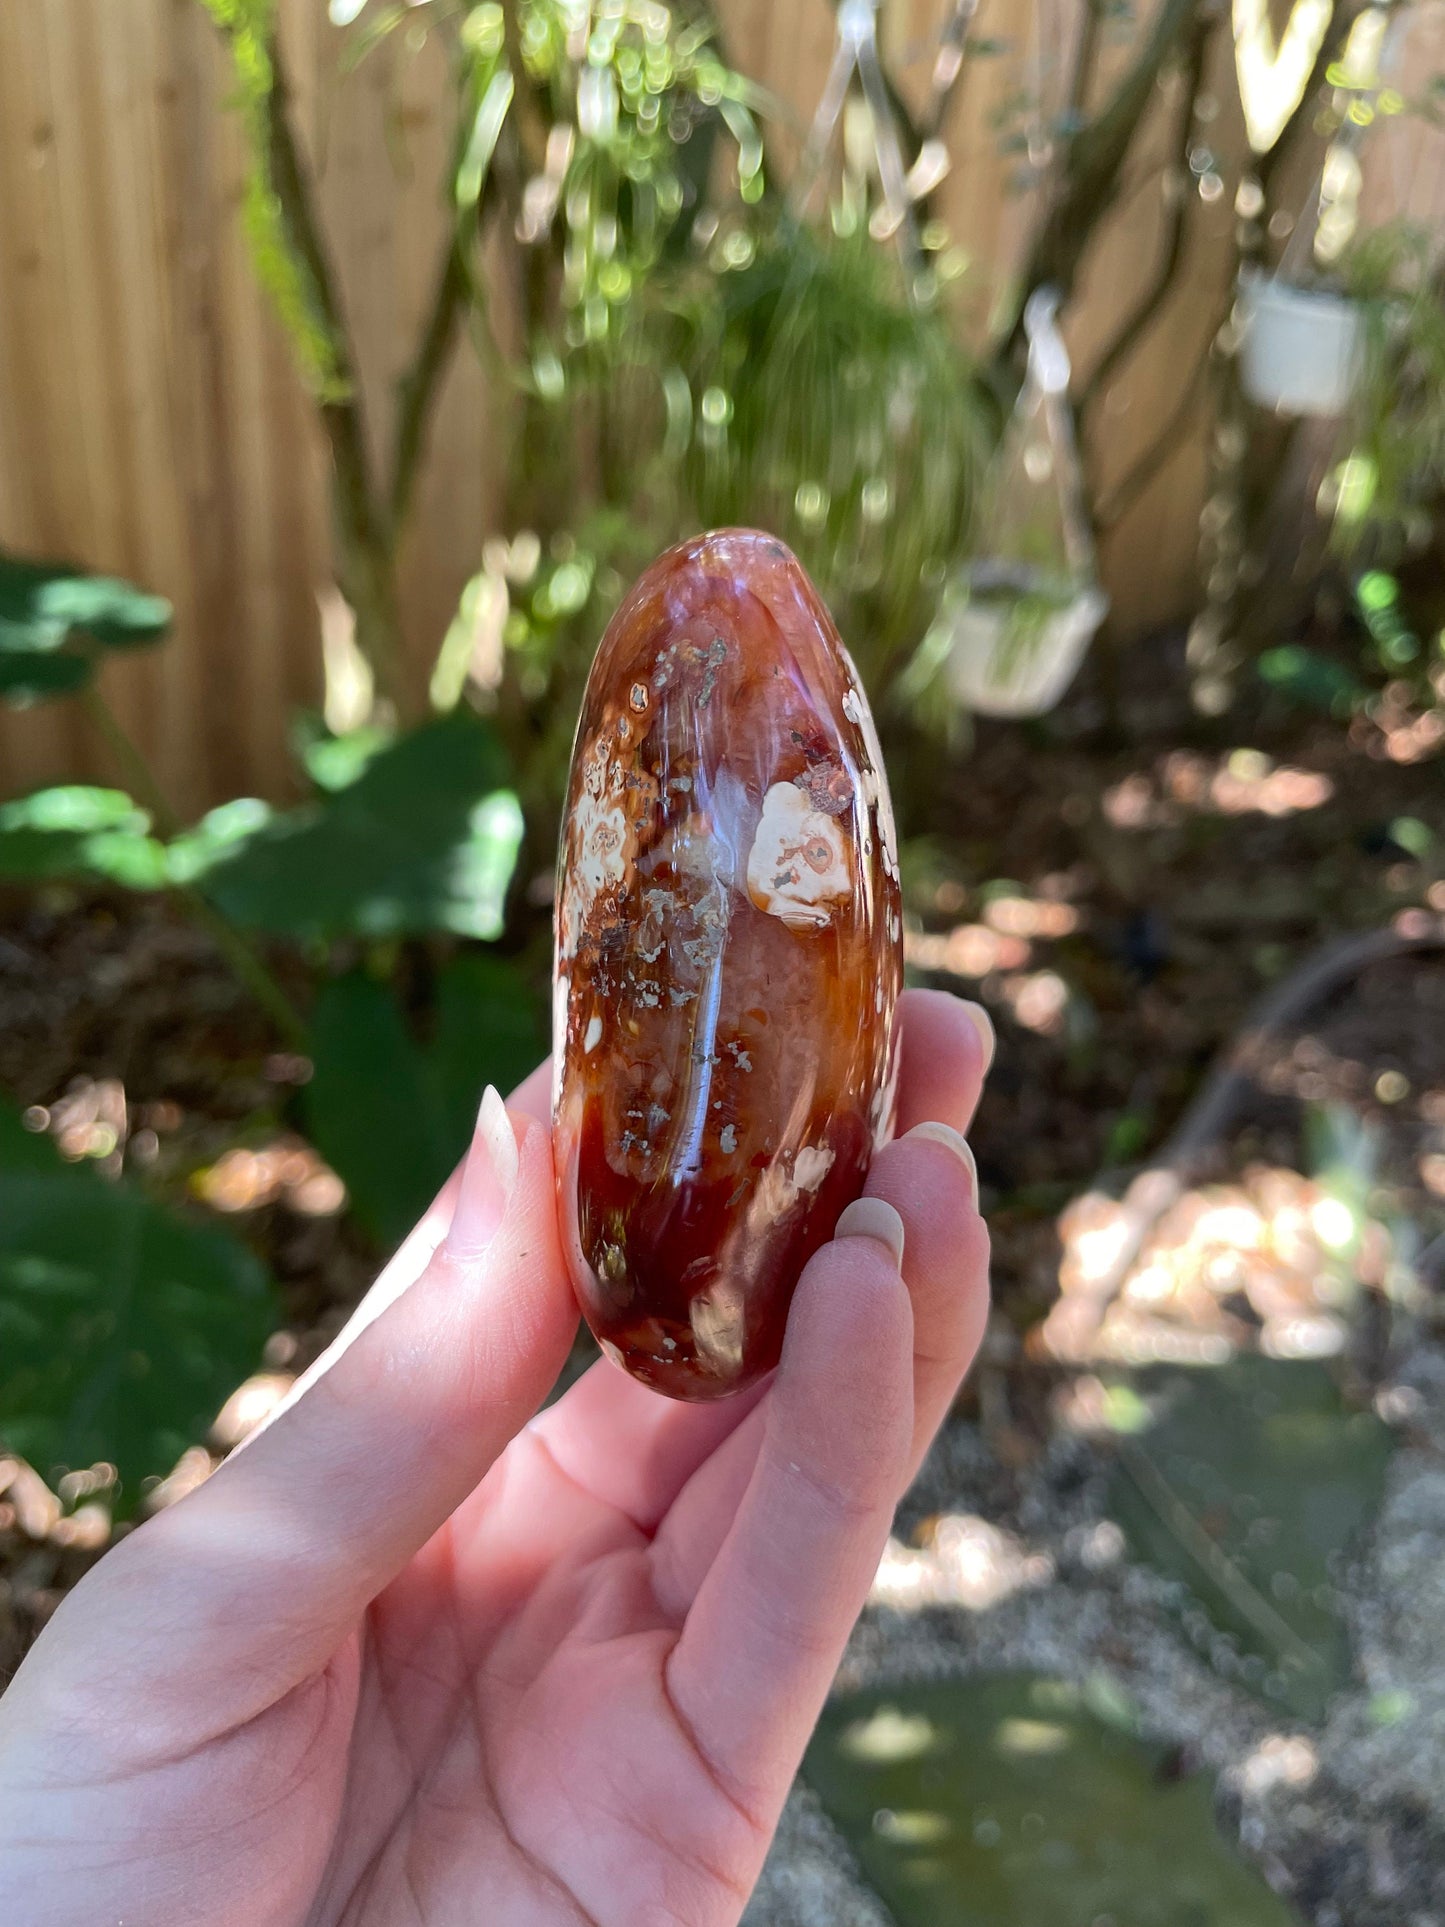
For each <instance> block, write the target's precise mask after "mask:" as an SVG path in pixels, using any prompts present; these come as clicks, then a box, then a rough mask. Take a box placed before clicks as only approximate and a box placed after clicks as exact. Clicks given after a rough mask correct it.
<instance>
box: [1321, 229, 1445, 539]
mask: <svg viewBox="0 0 1445 1927" xmlns="http://www.w3.org/2000/svg"><path fill="white" fill-rule="evenodd" d="M1435 253H1436V237H1435V236H1434V235H1432V234H1431V233H1429V232H1428V231H1427V230H1425V229H1423V228H1420V227H1416V226H1414V225H1412V224H1411V223H1409V222H1404V221H1395V222H1390V223H1388V224H1386V225H1385V226H1383V227H1380V228H1377V229H1375V230H1374V231H1372V232H1370V233H1368V234H1365V235H1363V236H1361V238H1360V239H1359V241H1358V242H1357V243H1356V244H1355V246H1354V247H1353V248H1352V249H1351V250H1350V253H1349V256H1348V258H1347V261H1346V274H1345V281H1346V286H1347V288H1348V290H1349V292H1350V294H1351V295H1352V296H1353V298H1354V299H1355V300H1356V301H1357V302H1358V304H1359V310H1360V317H1361V322H1362V326H1363V332H1364V355H1363V361H1362V366H1361V372H1360V378H1359V382H1358V386H1357V388H1356V392H1355V397H1354V401H1353V404H1352V407H1351V409H1350V413H1349V416H1348V418H1347V420H1346V422H1345V424H1344V430H1343V437H1344V446H1345V449H1346V453H1345V454H1344V456H1343V458H1342V460H1341V462H1340V464H1339V466H1338V468H1337V469H1336V471H1335V474H1334V476H1333V478H1332V481H1331V486H1330V491H1329V492H1330V496H1331V497H1332V499H1333V504H1334V534H1335V539H1336V541H1337V543H1338V544H1339V545H1340V547H1341V548H1342V550H1343V551H1344V552H1345V553H1346V554H1348V555H1350V556H1352V557H1360V558H1363V559H1364V560H1366V561H1371V562H1377V563H1380V564H1382V565H1384V566H1391V565H1395V564H1398V563H1399V562H1400V561H1401V560H1402V559H1403V558H1404V557H1405V556H1407V555H1409V554H1411V553H1418V552H1419V551H1421V550H1422V549H1425V548H1426V547H1428V546H1429V544H1430V543H1431V541H1432V540H1433V539H1434V536H1435V532H1436V530H1437V528H1438V525H1439V509H1440V500H1441V497H1442V494H1445V303H1442V299H1441V290H1440V286H1439V282H1438V276H1437V274H1436V271H1435V268H1434V265H1433V264H1434V258H1435Z"/></svg>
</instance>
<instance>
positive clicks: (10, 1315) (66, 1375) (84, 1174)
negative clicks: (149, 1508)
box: [0, 1110, 278, 1516]
mask: <svg viewBox="0 0 1445 1927" xmlns="http://www.w3.org/2000/svg"><path fill="white" fill-rule="evenodd" d="M277 1312H278V1306H277V1304H276V1300H275V1298H274V1296H273V1293H272V1291H271V1288H270V1286H269V1284H268V1282H267V1279H266V1277H265V1274H264V1273H263V1271H262V1269H261V1267H260V1265H259V1264H258V1263H257V1262H256V1260H255V1259H254V1258H253V1257H252V1255H251V1254H250V1253H249V1252H248V1251H247V1250H246V1249H245V1248H244V1246H242V1245H240V1244H238V1243H237V1242H236V1240H235V1239H233V1238H231V1237H228V1236H227V1235H225V1234H224V1233H223V1232H220V1231H216V1230H212V1229H209V1228H203V1227H200V1226H197V1225H193V1224H189V1223H187V1222H186V1221H185V1220H184V1219H182V1218H180V1217H178V1216H176V1215H174V1214H173V1213H171V1212H169V1211H166V1210H164V1209H162V1208H161V1207H160V1206H159V1205H157V1204H154V1203H152V1202H151V1200H150V1199H149V1198H147V1197H146V1196H145V1195H144V1194H143V1193H142V1192H141V1191H139V1190H138V1189H137V1188H136V1187H135V1186H134V1185H133V1184H128V1183H126V1184H118V1183H108V1182H107V1181H106V1180H105V1179H104V1178H102V1177H100V1176H98V1175H96V1174H95V1173H93V1172H90V1171H83V1170H77V1169H73V1168H69V1167H67V1166H65V1165H63V1164H62V1163H61V1162H60V1160H59V1158H58V1157H57V1155H56V1154H55V1152H54V1151H53V1150H52V1149H51V1147H50V1146H48V1145H47V1144H46V1143H45V1142H44V1141H43V1140H42V1139H39V1138H36V1137H34V1136H32V1134H31V1133H30V1132H28V1131H26V1130H25V1129H23V1127H22V1126H21V1125H20V1123H19V1120H18V1119H16V1118H15V1116H14V1114H13V1112H6V1111H4V1110H0V1436H3V1438H4V1441H5V1444H6V1445H7V1446H8V1447H10V1448H11V1449H12V1450H14V1451H17V1452H20V1453H22V1454H23V1455H24V1456H25V1457H26V1458H27V1459H28V1460H29V1461H30V1462H31V1464H33V1465H34V1466H35V1467H36V1468H37V1470H39V1471H40V1472H41V1473H42V1475H44V1476H47V1477H53V1476H54V1475H55V1473H56V1471H57V1470H79V1469H84V1468H87V1467H90V1466H92V1465H94V1464H96V1463H98V1462H106V1463H110V1464H113V1465H114V1466H115V1467H116V1471H117V1474H118V1477H119V1491H118V1494H117V1495H116V1499H115V1507H116V1511H117V1512H118V1513H119V1514H120V1515H122V1516H123V1515H124V1514H126V1513H128V1512H130V1511H132V1510H133V1509H134V1507H135V1505H136V1503H137V1501H138V1500H139V1498H140V1496H141V1489H142V1485H143V1482H144V1481H145V1480H147V1479H149V1478H160V1477H163V1476H164V1475H165V1474H166V1473H167V1472H169V1471H170V1470H171V1468H172V1467H173V1466H174V1464H175V1462H176V1460H177V1458H178V1457H179V1456H180V1454H181V1452H182V1451H183V1450H184V1449H185V1448H186V1446H188V1445H190V1444H192V1443H193V1442H194V1441H195V1440H196V1439H197V1438H200V1437H201V1436H203V1435H204V1433H205V1432H206V1430H207V1428H208V1427H209V1425H210V1424H211V1421H212V1420H213V1419H214V1418H215V1416H216V1413H217V1412H218V1410H219V1409H220V1406H221V1405H222V1403H223V1402H224V1400H225V1399H226V1397H227V1396H228V1395H229V1393H230V1392H231V1391H232V1390H233V1389H234V1387H235V1386H236V1384H237V1383H238V1381H239V1380H240V1379H242V1378H244V1377H245V1375H246V1373H247V1372H249V1371H251V1370H253V1369H254V1368H255V1366H256V1364H257V1363H258V1362H259V1359H260V1354H261V1347H262V1345H263V1343H264V1342H265V1340H266V1338H267V1336H268V1335H269V1334H270V1332H271V1331H272V1330H274V1328H275V1323H276V1318H277Z"/></svg>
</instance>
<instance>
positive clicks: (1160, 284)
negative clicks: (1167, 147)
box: [1078, 13, 1216, 421]
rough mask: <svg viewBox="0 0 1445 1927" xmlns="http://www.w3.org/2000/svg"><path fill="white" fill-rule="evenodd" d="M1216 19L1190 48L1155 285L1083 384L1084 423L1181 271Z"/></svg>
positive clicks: (1203, 22) (1203, 23)
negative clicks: (1192, 160)
mask: <svg viewBox="0 0 1445 1927" xmlns="http://www.w3.org/2000/svg"><path fill="white" fill-rule="evenodd" d="M1215 20H1216V16H1214V15H1212V14H1208V13H1201V14H1199V15H1198V16H1197V17H1196V19H1195V21H1194V24H1193V28H1192V31H1191V34H1190V43H1189V49H1188V52H1187V53H1186V55H1185V60H1184V90H1183V94H1182V96H1181V98H1180V104H1179V126H1178V130H1177V134H1176V137H1175V159H1174V168H1173V178H1174V183H1175V187H1176V189H1177V193H1176V198H1175V202H1174V206H1173V208H1172V210H1171V212H1170V220H1169V230H1168V235H1167V237H1166V240H1165V243H1164V251H1163V254H1162V255H1161V257H1160V260H1159V266H1158V268H1157V270H1156V271H1155V275H1154V279H1153V281H1152V282H1151V284H1150V285H1149V287H1148V288H1147V289H1146V290H1145V292H1144V293H1143V294H1142V295H1141V296H1140V298H1139V300H1138V301H1137V302H1136V303H1135V305H1134V307H1133V309H1132V310H1131V311H1130V313H1129V314H1128V316H1127V317H1126V318H1125V320H1124V321H1122V322H1121V323H1120V325H1119V327H1118V329H1117V331H1116V332H1115V335H1114V339H1113V340H1112V341H1111V342H1110V343H1109V345H1108V347H1107V348H1106V349H1105V350H1104V352H1103V354H1102V355H1100V357H1099V360H1098V362H1097V364H1096V365H1095V367H1094V370H1093V373H1092V374H1091V375H1090V376H1089V379H1088V381H1087V382H1086V383H1085V384H1084V390H1083V393H1082V394H1081V395H1080V397H1079V402H1078V409H1079V417H1080V420H1081V421H1082V420H1083V418H1084V417H1085V415H1086V414H1087V413H1088V410H1089V408H1090V407H1091V406H1092V404H1093V403H1094V402H1095V401H1096V400H1097V399H1098V398H1099V396H1100V395H1101V394H1102V392H1103V389H1104V386H1105V384H1106V383H1107V381H1108V379H1109V377H1110V376H1111V375H1112V374H1113V373H1114V371H1115V369H1116V368H1118V367H1119V366H1120V365H1121V363H1123V362H1124V361H1126V360H1127V359H1128V357H1129V355H1130V354H1131V353H1132V352H1133V350H1134V347H1135V345H1136V343H1137V342H1138V341H1139V340H1140V338H1141V337H1142V336H1143V334H1144V331H1145V330H1146V329H1147V328H1148V326H1149V324H1150V323H1151V322H1152V321H1153V319H1154V317H1155V316H1156V315H1157V314H1158V312H1159V310H1160V309H1161V308H1162V307H1163V305H1164V303H1165V301H1166V300H1167V299H1168V298H1169V291H1170V289H1171V288H1172V287H1173V285H1174V277H1175V275H1176V274H1177V273H1178V271H1179V263H1180V261H1181V259H1182V258H1183V254H1184V236H1185V234H1186V232H1187V230H1188V226H1189V211H1190V208H1191V206H1192V201H1191V198H1190V193H1189V184H1190V174H1189V147H1190V142H1191V140H1192V138H1193V131H1194V109H1195V103H1196V102H1197V101H1198V99H1199V90H1200V88H1201V87H1202V86H1203V84H1204V68H1205V60H1206V58H1207V55H1208V51H1209V43H1210V40H1211V38H1212V37H1213V31H1214V26H1215ZM1164 178H1165V182H1166V184H1167V183H1168V181H1169V180H1170V178H1171V177H1170V175H1169V174H1166V175H1165V177H1164Z"/></svg>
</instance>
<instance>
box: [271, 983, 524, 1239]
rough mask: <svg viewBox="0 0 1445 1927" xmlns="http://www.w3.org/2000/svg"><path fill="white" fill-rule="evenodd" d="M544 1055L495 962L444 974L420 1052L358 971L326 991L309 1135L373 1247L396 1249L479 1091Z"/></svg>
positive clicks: (457, 1151) (320, 1004) (320, 1000)
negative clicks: (427, 1037)
mask: <svg viewBox="0 0 1445 1927" xmlns="http://www.w3.org/2000/svg"><path fill="white" fill-rule="evenodd" d="M545 1049H546V1044H545V1041H544V1037H543V1033H542V1027H541V1024H540V1022H539V1021H538V1011H537V1004H536V999H535V997H534V996H533V994H532V992H531V989H530V988H529V986H528V984H527V982H526V980H525V979H524V978H523V977H522V976H521V975H520V973H519V972H518V971H517V970H516V969H515V968H514V967H513V966H512V965H511V964H508V963H505V962H503V961H502V960H501V959H499V958H496V957H489V956H476V955H463V956H460V957H457V958H454V959H453V960H452V961H451V963H449V964H448V965H447V966H446V968H445V969H444V970H443V971H442V973H441V976H440V979H439V982H438V985H437V1001H436V1019H435V1024H434V1027H433V1031H432V1035H431V1038H430V1040H429V1042H427V1043H425V1044H422V1043H419V1042H418V1041H417V1040H416V1039H415V1038H414V1037H413V1035H412V1034H411V1032H410V1031H409V1029H408V1028H407V1025H406V1022H405V1020H404V1018H403V1016H402V1013H401V1011H400V1009H399V1008H398V1006H397V1003H396V1000H395V998H394V997H393V995H392V994H391V992H390V991H389V990H388V989H387V988H386V987H384V986H383V985H382V984H379V983H377V982H376V981H375V980H374V979H373V978H370V977H368V976H366V975H365V974H364V973H363V972H360V971H356V972H353V973H351V974H350V975H348V976H345V977H338V978H336V979H334V980H333V981H332V982H331V983H328V984H326V985H325V986H324V987H323V988H322V990H321V992H320V994H319V996H318V997H317V1000H316V1008H315V1013H314V1016H313V1020H312V1037H311V1059H312V1063H313V1066H314V1070H313V1074H312V1077H311V1081H310V1082H309V1083H308V1084H307V1086H306V1089H305V1094H304V1099H303V1102H304V1106H305V1112H306V1121H307V1128H308V1131H309V1132H310V1135H311V1137H312V1138H313V1140H314V1141H315V1144H316V1147H317V1149H318V1150H319V1151H320V1152H321V1154H322V1156H323V1157H324V1158H325V1159H326V1161H327V1162H328V1164H330V1165H331V1167H332V1169H333V1170H334V1171H336V1172H337V1174H338V1175H339V1176H340V1178H341V1179H342V1181H343V1182H344V1183H345V1185H346V1187H347V1190H348V1192H349V1193H350V1196H351V1201H352V1208H353V1209H354V1211H355V1212H356V1215H357V1217H358V1218H359V1220H360V1221H361V1223H362V1224H363V1225H364V1226H365V1228H366V1230H367V1231H368V1232H369V1233H370V1235H371V1236H372V1237H373V1238H374V1239H375V1240H376V1242H377V1243H378V1244H379V1245H381V1246H383V1247H385V1248H388V1249H389V1248H391V1247H392V1246H394V1245H396V1244H398V1243H399V1242H400V1240H401V1239H402V1238H403V1237H405V1235H406V1233H407V1232H408V1231H409V1230H410V1229H411V1227H412V1225H413V1224H414V1223H415V1222H416V1220H417V1218H418V1217H419V1216H420V1215H421V1213H422V1212H423V1211H424V1210H425V1208H426V1206H427V1205H428V1204H429V1203H430V1202H431V1200H432V1198H433V1197H434V1196H435V1194H436V1193H437V1191H438V1190H440V1188H441V1186H442V1184H443V1183H444V1182H445V1181H446V1178H447V1176H448V1174H449V1172H450V1171H451V1169H452V1167H453V1166H454V1165H455V1164H456V1162H457V1160H458V1159H459V1158H460V1157H461V1155H462V1153H463V1152H464V1151H465V1149H466V1147H467V1143H468V1140H469V1138H470V1136H471V1130H472V1124H473V1120H474V1118H475V1116H476V1110H477V1104H478V1101H479V1099H480V1097H481V1093H482V1091H483V1089H484V1087H485V1086H486V1085H487V1084H489V1083H491V1084H495V1085H497V1086H498V1088H499V1089H501V1090H503V1091H506V1090H509V1089H510V1088H511V1087H512V1085H513V1084H516V1083H519V1082H520V1081H521V1079H522V1078H523V1077H525V1076H526V1074H527V1072H528V1071H530V1070H531V1069H532V1067H533V1066H534V1065H535V1064H536V1063H537V1061H538V1059H539V1058H540V1057H541V1056H542V1055H543V1054H544V1052H545Z"/></svg>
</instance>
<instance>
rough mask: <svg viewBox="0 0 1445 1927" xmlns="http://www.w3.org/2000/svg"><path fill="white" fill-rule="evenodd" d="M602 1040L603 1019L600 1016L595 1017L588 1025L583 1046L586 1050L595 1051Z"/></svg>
mask: <svg viewBox="0 0 1445 1927" xmlns="http://www.w3.org/2000/svg"><path fill="white" fill-rule="evenodd" d="M601 1042H602V1019H601V1018H600V1017H593V1018H592V1019H591V1021H590V1022H589V1023H588V1025H587V1034H586V1036H585V1037H584V1038H583V1039H582V1048H583V1050H584V1051H593V1050H596V1048H597V1046H598V1045H599V1044H600V1043H601Z"/></svg>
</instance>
